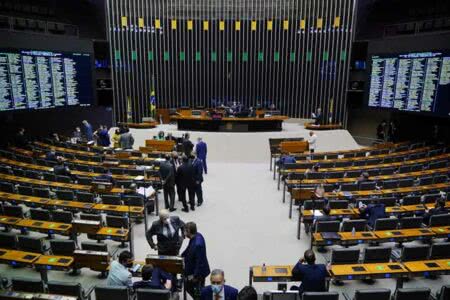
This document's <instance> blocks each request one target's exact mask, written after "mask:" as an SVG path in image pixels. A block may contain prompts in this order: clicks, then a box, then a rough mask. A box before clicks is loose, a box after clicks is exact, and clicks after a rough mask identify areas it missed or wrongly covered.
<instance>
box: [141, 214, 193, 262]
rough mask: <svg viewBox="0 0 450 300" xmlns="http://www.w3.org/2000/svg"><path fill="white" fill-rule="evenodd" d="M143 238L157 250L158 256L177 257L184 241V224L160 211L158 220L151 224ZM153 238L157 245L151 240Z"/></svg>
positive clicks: (177, 218) (175, 217)
mask: <svg viewBox="0 0 450 300" xmlns="http://www.w3.org/2000/svg"><path fill="white" fill-rule="evenodd" d="M145 236H146V238H147V241H148V243H149V245H150V247H151V248H152V249H154V250H157V251H158V254H159V255H172V256H173V255H178V254H179V253H180V248H181V244H182V243H183V239H184V222H183V221H181V220H180V218H179V217H177V216H171V215H170V214H169V211H168V210H166V209H162V210H160V211H159V219H158V220H157V221H154V222H153V224H152V226H151V227H150V229H149V230H148V231H147V233H146V235H145ZM154 236H156V241H157V243H155V241H154V240H153V237H154Z"/></svg>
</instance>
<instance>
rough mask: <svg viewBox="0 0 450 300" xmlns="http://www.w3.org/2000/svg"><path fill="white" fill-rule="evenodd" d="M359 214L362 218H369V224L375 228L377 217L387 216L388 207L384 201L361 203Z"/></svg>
mask: <svg viewBox="0 0 450 300" xmlns="http://www.w3.org/2000/svg"><path fill="white" fill-rule="evenodd" d="M359 215H360V217H361V218H362V219H366V220H367V225H369V226H370V227H372V228H373V227H374V226H375V221H376V220H377V219H381V218H386V217H387V215H386V207H385V205H384V204H383V203H374V204H369V205H365V204H361V205H360V207H359Z"/></svg>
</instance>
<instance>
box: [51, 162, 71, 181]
mask: <svg viewBox="0 0 450 300" xmlns="http://www.w3.org/2000/svg"><path fill="white" fill-rule="evenodd" d="M53 173H55V175H61V176H68V177H70V178H72V173H71V172H70V170H69V168H68V167H67V166H66V165H65V164H64V158H62V157H57V158H56V165H55V166H54V167H53Z"/></svg>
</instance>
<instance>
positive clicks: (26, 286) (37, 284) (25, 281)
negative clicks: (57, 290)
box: [11, 277, 44, 293]
mask: <svg viewBox="0 0 450 300" xmlns="http://www.w3.org/2000/svg"><path fill="white" fill-rule="evenodd" d="M11 283H12V290H13V291H18V292H28V293H44V283H43V282H42V281H41V280H40V279H30V278H19V277H16V278H12V279H11Z"/></svg>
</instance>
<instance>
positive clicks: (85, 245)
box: [81, 242, 108, 252]
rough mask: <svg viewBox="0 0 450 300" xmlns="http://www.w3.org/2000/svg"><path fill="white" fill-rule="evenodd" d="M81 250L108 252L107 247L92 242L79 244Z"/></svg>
mask: <svg viewBox="0 0 450 300" xmlns="http://www.w3.org/2000/svg"><path fill="white" fill-rule="evenodd" d="M81 250H89V251H99V252H108V245H107V244H103V243H94V242H81Z"/></svg>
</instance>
